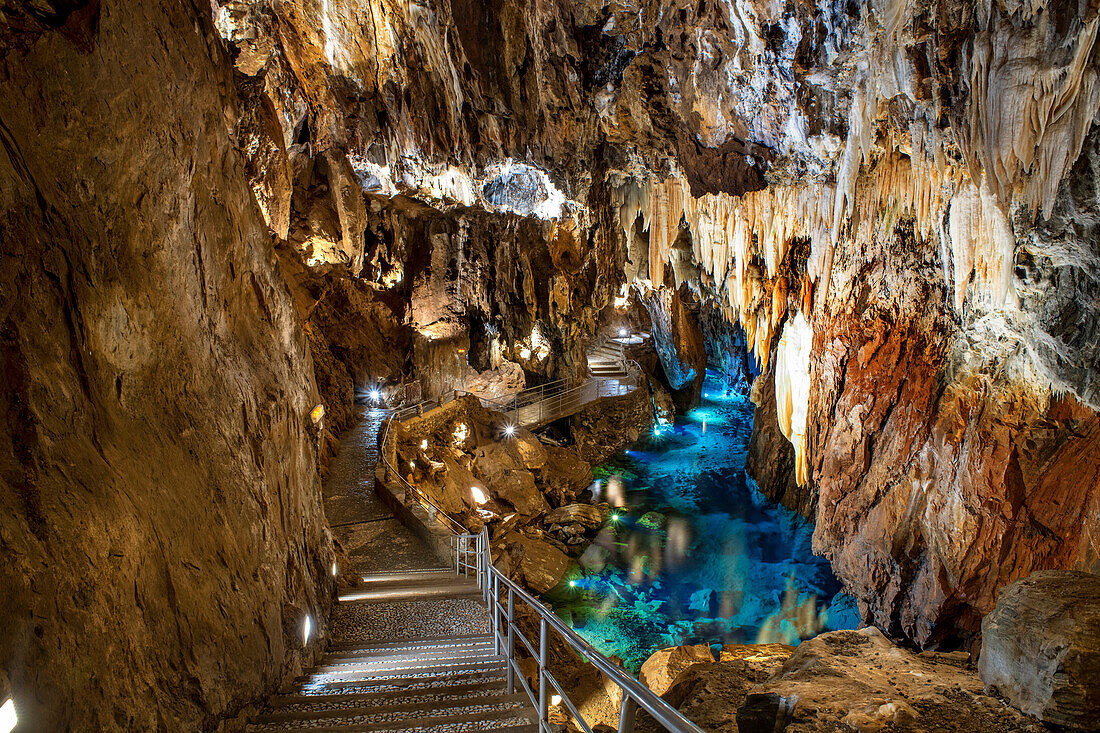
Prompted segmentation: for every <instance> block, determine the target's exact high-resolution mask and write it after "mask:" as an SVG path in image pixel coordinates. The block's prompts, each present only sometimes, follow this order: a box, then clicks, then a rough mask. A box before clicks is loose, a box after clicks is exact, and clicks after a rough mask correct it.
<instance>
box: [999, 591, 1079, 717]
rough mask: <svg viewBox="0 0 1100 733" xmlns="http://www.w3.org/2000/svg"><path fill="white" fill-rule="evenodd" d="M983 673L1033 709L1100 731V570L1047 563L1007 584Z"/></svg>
mask: <svg viewBox="0 0 1100 733" xmlns="http://www.w3.org/2000/svg"><path fill="white" fill-rule="evenodd" d="M978 672H979V674H980V675H981V678H982V680H983V681H984V682H985V683H986V684H987V685H992V686H993V687H994V688H995V689H996V690H997V692H999V693H1000V694H1002V695H1004V696H1005V697H1007V698H1008V699H1009V700H1010V701H1011V702H1012V704H1013V705H1015V706H1016V707H1018V708H1020V709H1021V710H1023V711H1024V712H1025V713H1028V714H1030V715H1034V716H1035V717H1037V718H1040V719H1042V720H1044V721H1046V722H1048V723H1053V724H1055V725H1062V726H1068V727H1070V728H1080V729H1082V730H1100V576H1097V575H1092V574H1090V573H1081V572H1072V571H1062V570H1044V571H1040V572H1037V573H1033V574H1031V575H1030V576H1028V577H1027V578H1023V579H1022V580H1017V581H1016V582H1014V583H1012V584H1011V585H1009V586H1008V587H1006V588H1004V589H1002V590H1001V593H1000V596H999V597H998V598H997V607H996V608H994V609H993V611H992V613H990V614H989V615H987V616H986V617H985V618H984V619H983V620H982V655H981V658H980V659H979V661H978Z"/></svg>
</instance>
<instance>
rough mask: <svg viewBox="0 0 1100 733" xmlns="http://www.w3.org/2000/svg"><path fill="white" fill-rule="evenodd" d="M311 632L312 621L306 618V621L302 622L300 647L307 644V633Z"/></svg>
mask: <svg viewBox="0 0 1100 733" xmlns="http://www.w3.org/2000/svg"><path fill="white" fill-rule="evenodd" d="M311 631H313V619H311V618H310V617H309V616H306V620H305V621H303V622H302V646H305V645H306V644H308V643H309V633H310V632H311Z"/></svg>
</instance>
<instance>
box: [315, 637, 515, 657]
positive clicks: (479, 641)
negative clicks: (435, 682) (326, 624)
mask: <svg viewBox="0 0 1100 733" xmlns="http://www.w3.org/2000/svg"><path fill="white" fill-rule="evenodd" d="M445 648H453V649H468V650H471V651H474V650H480V649H492V648H493V637H492V635H491V634H476V635H474V636H449V637H440V638H436V639H416V640H409V641H400V642H383V643H378V644H357V643H354V642H353V643H348V644H341V645H335V644H330V645H329V650H328V652H327V653H326V654H325V657H324V659H325V660H333V659H343V658H352V657H369V656H372V655H385V654H399V653H402V652H405V653H415V652H417V651H420V650H424V651H434V650H438V649H445ZM322 661H324V660H322Z"/></svg>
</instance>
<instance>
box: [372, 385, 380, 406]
mask: <svg viewBox="0 0 1100 733" xmlns="http://www.w3.org/2000/svg"><path fill="white" fill-rule="evenodd" d="M370 399H371V402H374V403H378V402H381V401H382V393H381V392H380V391H379V390H378V388H377V387H372V388H371V391H370Z"/></svg>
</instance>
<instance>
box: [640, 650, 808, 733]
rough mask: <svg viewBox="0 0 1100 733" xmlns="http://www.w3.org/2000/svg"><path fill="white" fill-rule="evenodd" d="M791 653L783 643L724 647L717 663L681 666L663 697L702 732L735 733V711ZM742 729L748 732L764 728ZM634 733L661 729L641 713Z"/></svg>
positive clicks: (659, 731)
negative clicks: (682, 667) (681, 668)
mask: <svg viewBox="0 0 1100 733" xmlns="http://www.w3.org/2000/svg"><path fill="white" fill-rule="evenodd" d="M680 648H684V647H680ZM663 651H665V650H663ZM707 651H710V650H709V648H708V649H707ZM793 651H794V649H793V647H789V646H786V645H784V644H739V645H738V644H729V645H726V646H724V647H722V651H721V653H720V654H719V658H718V660H717V661H713V662H697V663H694V664H690V665H688V666H686V667H684V669H683V670H682V671H681V672H680V673H679V674H678V675H676V677H675V679H674V680H673V681H672V683H671V685H670V686H669V687H668V689H667V690H666V691H665V692H664V693H663V694H662V697H663V698H664V699H665V700H666V701H667V702H668V703H669V704H670V705H672V706H673V707H675V708H677V709H678V710H680V711H681V712H682V713H684V715H685V716H687V717H688V719H689V720H691V721H692V722H694V723H695V724H696V725H698V726H700V727H701V728H702V729H703V730H706V731H710V732H711V733H737V730H738V728H737V709H738V708H739V707H740V706H741V704H742V703H743V702H744V700H745V697H746V695H747V694H749V691H750V690H752V689H753V688H754V687H755V686H756V685H758V684H760V683H761V682H764V681H765V680H767V679H768V678H769V677H770V676H771V675H772V674H773V673H775V672H777V671H778V670H779V669H780V667H782V666H783V662H785V661H786V660H787V658H788V657H789V656H790V655H791V652H793ZM658 653H660V652H658ZM712 658H713V657H712ZM647 663H648V660H647ZM643 670H644V666H643ZM741 730H743V731H746V733H751V732H753V731H757V730H766V729H761V728H742V729H741ZM637 731H638V733H661V732H663V731H664V728H663V727H661V726H659V725H658V724H657V723H656V721H654V720H653V719H652V718H650V717H649V716H648V715H645V714H640V715H639V720H638V726H637Z"/></svg>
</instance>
